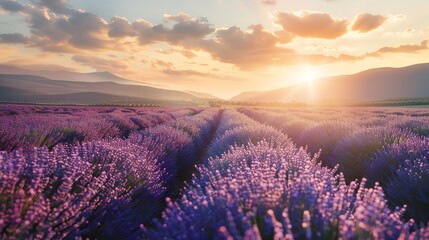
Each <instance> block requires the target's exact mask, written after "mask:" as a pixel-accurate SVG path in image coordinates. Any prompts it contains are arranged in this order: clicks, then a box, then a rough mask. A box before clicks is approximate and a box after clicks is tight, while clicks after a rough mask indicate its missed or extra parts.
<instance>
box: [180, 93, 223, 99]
mask: <svg viewBox="0 0 429 240" xmlns="http://www.w3.org/2000/svg"><path fill="white" fill-rule="evenodd" d="M185 92H186V93H189V94H191V95H192V96H195V97H197V98H203V99H210V100H219V99H220V98H218V97H216V96H213V95H211V94H209V93H203V92H196V91H185Z"/></svg>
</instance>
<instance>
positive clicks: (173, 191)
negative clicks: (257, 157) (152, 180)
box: [167, 109, 224, 199]
mask: <svg viewBox="0 0 429 240" xmlns="http://www.w3.org/2000/svg"><path fill="white" fill-rule="evenodd" d="M223 112H224V110H223V109H221V110H219V113H218V114H217V115H216V117H215V119H214V123H213V126H212V127H211V129H210V131H209V134H208V135H207V137H206V138H205V139H204V141H203V143H202V144H201V145H200V146H196V151H195V156H194V159H193V161H192V162H193V164H192V165H190V166H186V168H184V169H180V171H179V172H178V174H177V177H176V179H175V185H174V186H173V187H171V188H170V191H169V192H168V193H167V196H168V197H169V198H171V199H177V198H179V197H180V196H181V190H182V189H183V188H184V187H185V185H186V183H187V182H189V181H190V180H191V179H192V175H193V174H194V173H195V171H196V170H197V166H198V165H199V164H201V163H202V162H203V161H204V158H205V156H206V153H207V150H208V148H209V146H210V143H211V142H212V141H213V138H214V137H215V135H216V132H217V129H218V127H219V124H220V122H221V121H222V117H223ZM182 158H184V157H179V159H178V162H179V163H180V162H187V161H189V159H182Z"/></svg>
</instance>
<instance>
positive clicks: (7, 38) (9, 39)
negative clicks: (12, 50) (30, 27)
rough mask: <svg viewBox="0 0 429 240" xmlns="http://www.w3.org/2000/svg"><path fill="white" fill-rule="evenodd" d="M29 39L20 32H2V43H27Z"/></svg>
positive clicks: (0, 36)
mask: <svg viewBox="0 0 429 240" xmlns="http://www.w3.org/2000/svg"><path fill="white" fill-rule="evenodd" d="M28 42H29V39H28V38H27V37H26V36H24V35H22V34H20V33H6V34H0V43H8V44H27V43H28Z"/></svg>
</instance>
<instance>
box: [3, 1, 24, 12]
mask: <svg viewBox="0 0 429 240" xmlns="http://www.w3.org/2000/svg"><path fill="white" fill-rule="evenodd" d="M0 7H2V8H3V9H4V10H6V11H9V12H19V11H21V10H23V9H24V6H22V5H21V4H20V3H18V2H15V1H8V0H1V1H0Z"/></svg>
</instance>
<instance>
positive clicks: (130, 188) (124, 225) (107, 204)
mask: <svg viewBox="0 0 429 240" xmlns="http://www.w3.org/2000/svg"><path fill="white" fill-rule="evenodd" d="M218 113H219V111H218V110H206V111H204V112H202V113H199V114H197V115H194V116H186V115H185V116H184V117H181V118H178V120H177V121H172V123H170V124H168V125H159V126H155V127H152V128H148V129H146V130H144V131H143V132H140V133H135V134H134V135H133V136H131V137H130V138H128V139H125V140H123V139H120V138H115V139H109V140H99V141H92V142H86V143H83V144H80V145H75V146H73V145H57V146H55V147H53V148H52V150H51V151H49V150H48V149H47V148H35V149H34V150H28V149H24V150H17V151H14V152H11V153H7V152H1V154H0V160H1V163H0V168H1V173H2V174H1V175H0V200H1V201H0V219H1V221H0V232H1V234H0V236H1V238H35V239H45V238H48V239H49V238H75V237H90V238H106V237H117V238H124V237H126V236H127V237H129V236H133V235H134V236H137V235H138V231H139V225H140V224H141V223H144V222H146V221H149V220H150V219H152V218H153V217H155V216H156V215H157V214H158V213H159V212H160V211H161V209H162V207H163V201H162V200H163V199H164V197H165V196H166V194H167V193H168V191H171V190H170V189H169V187H170V186H169V185H168V184H169V180H170V179H176V178H177V177H178V175H179V174H178V172H177V169H175V168H169V166H170V164H172V165H174V166H177V165H180V162H179V161H180V160H181V158H179V155H180V154H186V153H188V152H187V151H188V150H189V149H193V148H192V147H191V145H192V146H193V147H201V146H198V142H202V140H201V138H204V137H207V136H205V135H204V133H205V132H207V129H210V128H211V127H213V124H214V119H215V116H216V115H217V114H218ZM183 121H184V122H186V123H187V125H188V128H191V127H193V128H194V130H195V132H194V135H191V134H188V133H187V132H185V131H183V130H180V129H179V128H175V127H174V126H179V125H180V126H184V124H183ZM179 123H182V124H179ZM187 157H189V158H190V159H189V160H188V159H187ZM183 159H186V160H188V161H191V160H192V159H196V157H195V156H194V155H187V156H183ZM185 165H186V164H185ZM188 165H190V164H188ZM192 166H193V164H192Z"/></svg>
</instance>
